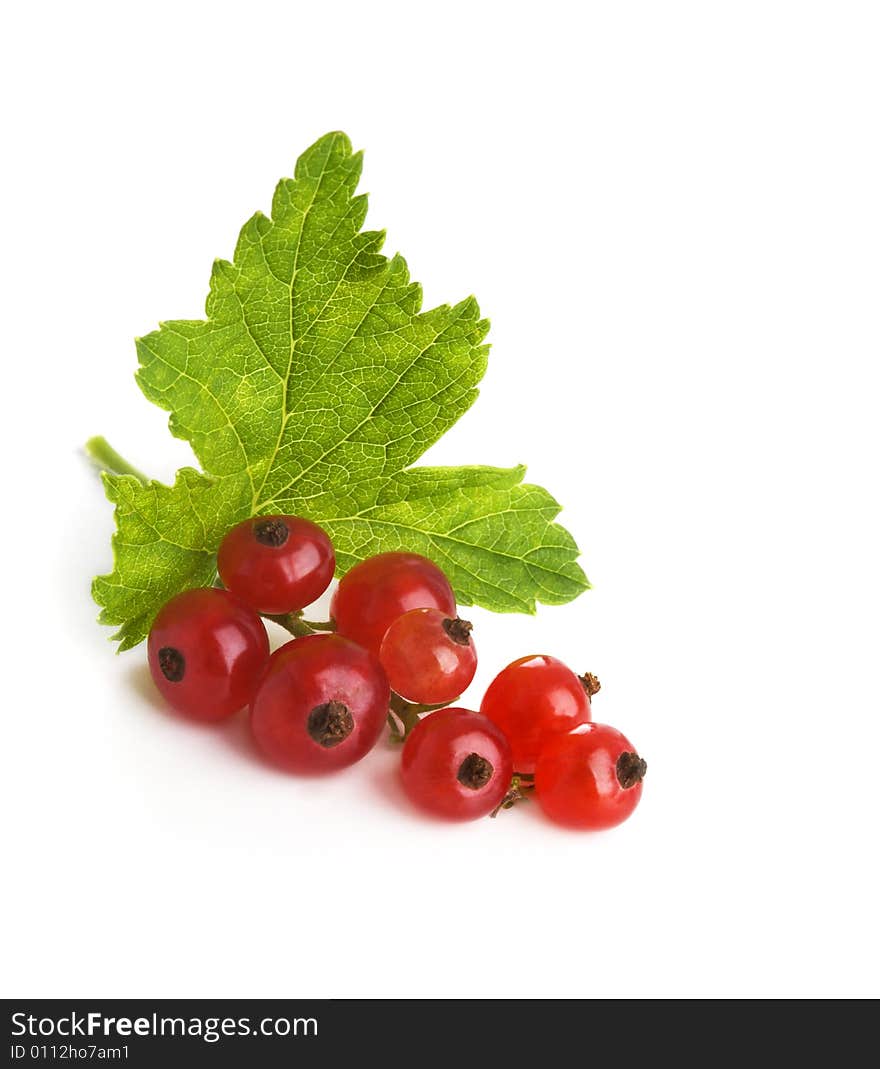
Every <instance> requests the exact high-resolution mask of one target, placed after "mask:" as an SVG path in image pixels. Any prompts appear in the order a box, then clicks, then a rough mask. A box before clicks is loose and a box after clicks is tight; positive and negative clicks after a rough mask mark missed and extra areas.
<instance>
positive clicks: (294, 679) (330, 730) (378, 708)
mask: <svg viewBox="0 0 880 1069" xmlns="http://www.w3.org/2000/svg"><path fill="white" fill-rule="evenodd" d="M390 696H391V691H390V688H389V686H388V680H387V679H386V678H385V673H384V672H383V671H382V666H381V665H380V664H379V661H378V660H377V658H375V657H374V656H373V655H372V654H371V653H370V652H369V651H368V650H365V649H363V647H361V646H358V645H357V643H355V642H352V641H351V640H350V639H347V638H343V637H342V636H341V635H308V636H307V637H306V638H297V639H294V640H293V641H292V642H288V643H287V644H286V645H285V646H282V647H281V649H279V650H276V651H275V653H273V654H272V657H271V658H270V660H269V667H268V668H267V669H266V672H265V674H264V675H263V679H262V681H261V683H260V685H259V687H258V688H257V693H256V694H255V695H254V699H253V701H252V702H251V729H252V731H253V734H254V738H255V739H256V740H257V744H258V745H259V747H260V749H261V750H262V751H263V753H264V754H265V755H266V756H267V757H268V758H269V759H270V760H271V761H272V762H274V763H275V764H276V765H279V766H280V767H282V768H285V769H287V770H288V771H290V772H305V773H321V772H332V771H334V770H335V769H338V768H345V767H346V766H347V765H353V764H354V763H355V761H359V760H360V759H361V758H362V757H363V756H364V754H366V753H367V752H368V751H369V750H371V749H372V748H373V746H374V745H375V744H376V742H377V740H378V738H379V736H380V734H381V733H382V728H383V726H384V725H385V722H386V718H387V716H388V700H389V698H390Z"/></svg>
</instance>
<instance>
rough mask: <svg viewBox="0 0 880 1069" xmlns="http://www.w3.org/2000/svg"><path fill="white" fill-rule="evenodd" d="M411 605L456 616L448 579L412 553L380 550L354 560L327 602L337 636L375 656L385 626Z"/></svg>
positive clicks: (427, 561) (453, 597)
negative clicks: (354, 643) (359, 645)
mask: <svg viewBox="0 0 880 1069" xmlns="http://www.w3.org/2000/svg"><path fill="white" fill-rule="evenodd" d="M410 609H440V611H441V612H443V613H445V614H446V615H447V616H453V617H454V616H455V595H454V594H453V592H452V587H451V586H450V585H449V580H448V579H447V578H446V576H445V575H444V574H443V572H441V571H440V569H439V568H438V567H437V565H436V564H434V563H433V561H430V560H428V558H427V557H420V556H419V555H418V554H417V553H380V554H378V555H377V556H375V557H368V558H367V560H365V561H361V563H360V564H356V565H355V566H354V567H353V568H352V569H351V570H350V571H349V572H347V573H346V574H345V575H344V576H343V577H342V579H341V580H340V581H339V587H338V588H337V590H336V593H335V594H334V595H333V601H332V603H331V606H330V612H331V614H332V616H333V618H334V619H335V620H336V629H337V631H338V632H339V634H340V635H346V636H347V637H348V638H351V639H354V641H355V642H359V643H360V644H361V645H362V646H365V647H366V648H367V649H368V650H371V651H372V652H373V653H376V654H378V652H379V647H380V645H381V643H382V639H383V638H384V637H385V632H386V631H387V630H388V628H389V627H390V626H391V625H392V624H393V623H394V621H395V620H396V619H397V617H398V616H402V615H403V614H404V613H405V612H409V610H410Z"/></svg>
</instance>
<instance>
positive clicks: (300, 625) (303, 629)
mask: <svg viewBox="0 0 880 1069" xmlns="http://www.w3.org/2000/svg"><path fill="white" fill-rule="evenodd" d="M262 616H263V619H264V620H271V621H272V623H273V624H278V625H279V626H280V627H283V628H284V630H285V631H289V632H290V634H291V635H293V637H294V638H305V636H306V635H313V634H314V633H315V632H314V631H313V630H312V628H311V626H310V625H309V624H307V623H306V622H305V620H303V618H302V617H301V616H300V614H299V613H298V612H281V613H277V614H274V613H269V612H264V613H263V614H262Z"/></svg>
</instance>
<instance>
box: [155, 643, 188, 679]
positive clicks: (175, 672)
mask: <svg viewBox="0 0 880 1069" xmlns="http://www.w3.org/2000/svg"><path fill="white" fill-rule="evenodd" d="M159 668H160V670H161V672H162V675H163V676H165V678H166V679H167V680H168V682H169V683H179V682H180V681H181V679H183V676H184V673H185V672H186V658H185V657H184V656H183V654H182V653H181V652H180V650H176V649H175V648H174V647H173V646H163V647H162V649H161V650H159Z"/></svg>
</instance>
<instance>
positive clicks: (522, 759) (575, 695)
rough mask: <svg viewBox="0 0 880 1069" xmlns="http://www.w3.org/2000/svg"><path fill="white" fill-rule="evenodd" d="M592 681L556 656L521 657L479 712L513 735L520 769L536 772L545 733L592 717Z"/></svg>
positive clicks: (561, 731) (560, 730) (505, 672)
mask: <svg viewBox="0 0 880 1069" xmlns="http://www.w3.org/2000/svg"><path fill="white" fill-rule="evenodd" d="M594 686H595V687H596V689H598V685H597V681H596V680H595V677H593V676H587V677H584V678H583V679H582V678H580V677H578V676H576V675H575V674H574V672H572V670H571V669H570V668H568V667H567V666H566V665H564V664H563V663H562V661H559V660H557V659H556V658H555V657H548V656H546V655H544V654H534V655H532V656H529V657H520V659H519V660H518V661H514V662H513V663H512V664H509V665H508V666H507V667H506V668H504V669H502V670H501V671H500V672H499V673H498V675H497V676H496V677H495V678H494V679H493V680H492V682H491V683H490V684H489V688H488V690H487V691H486V694H485V696H484V698H483V702H482V704H481V706H480V712H482V714H483V715H484V716H488V717H489V719H490V720H491V721H493V722H494V723H495V724H497V725H498V727H500V728H501V730H502V731H503V732H504V734H505V735H506V736H507V738H508V739H509V740H510V747H511V750H512V751H513V766H514V768H515V769H516V771H517V772H534V770H535V761H536V760H537V757H538V751H539V749H540V748H541V746H542V744H543V742H544V740H545V739H547V738H548V737H550V736H552V735H559V734H564V733H565V732H568V731H571V729H572V728H574V727H577V725H578V724H584V723H586V722H587V721H588V720H589V719H590V697H589V693H588V690H590V689H592V688H593V687H594Z"/></svg>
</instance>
